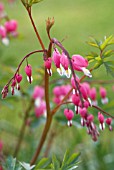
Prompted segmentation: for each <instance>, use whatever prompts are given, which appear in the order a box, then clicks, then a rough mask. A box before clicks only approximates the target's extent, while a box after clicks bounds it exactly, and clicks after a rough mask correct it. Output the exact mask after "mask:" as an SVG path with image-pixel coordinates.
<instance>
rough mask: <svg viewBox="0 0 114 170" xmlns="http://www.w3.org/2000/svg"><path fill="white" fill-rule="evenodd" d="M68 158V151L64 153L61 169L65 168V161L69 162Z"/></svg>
mask: <svg viewBox="0 0 114 170" xmlns="http://www.w3.org/2000/svg"><path fill="white" fill-rule="evenodd" d="M69 158H70V150H69V149H68V150H67V151H66V153H65V155H64V158H63V162H62V166H61V168H64V166H66V164H67V161H68V160H69Z"/></svg>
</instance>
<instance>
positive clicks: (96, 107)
mask: <svg viewBox="0 0 114 170" xmlns="http://www.w3.org/2000/svg"><path fill="white" fill-rule="evenodd" d="M92 107H94V108H95V109H97V110H99V111H100V112H102V113H104V114H105V115H106V116H109V117H111V118H112V119H114V116H112V115H110V114H109V113H107V112H105V111H104V110H102V109H101V108H100V107H98V106H95V105H92Z"/></svg>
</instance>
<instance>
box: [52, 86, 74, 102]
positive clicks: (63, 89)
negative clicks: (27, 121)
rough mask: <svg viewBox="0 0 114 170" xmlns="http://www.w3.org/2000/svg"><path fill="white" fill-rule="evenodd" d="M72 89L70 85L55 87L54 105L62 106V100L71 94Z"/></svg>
mask: <svg viewBox="0 0 114 170" xmlns="http://www.w3.org/2000/svg"><path fill="white" fill-rule="evenodd" d="M70 89H71V86H70V85H62V86H56V87H54V89H53V94H54V98H53V101H54V103H56V104H60V103H61V101H62V99H63V98H64V97H65V95H66V94H67V93H68V92H69V90H70Z"/></svg>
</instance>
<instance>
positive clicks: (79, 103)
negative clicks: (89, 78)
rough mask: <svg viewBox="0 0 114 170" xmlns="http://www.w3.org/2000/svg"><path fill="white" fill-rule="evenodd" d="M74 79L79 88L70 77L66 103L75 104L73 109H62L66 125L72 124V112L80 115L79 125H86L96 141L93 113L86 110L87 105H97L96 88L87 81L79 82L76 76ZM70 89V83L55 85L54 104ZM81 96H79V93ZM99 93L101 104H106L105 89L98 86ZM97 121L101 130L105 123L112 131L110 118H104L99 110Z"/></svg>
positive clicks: (96, 132)
mask: <svg viewBox="0 0 114 170" xmlns="http://www.w3.org/2000/svg"><path fill="white" fill-rule="evenodd" d="M76 81H77V82H78V85H79V89H77V87H76V84H75V81H74V78H73V77H72V78H71V85H72V87H73V89H74V90H73V93H72V94H71V95H70V96H69V98H68V99H67V101H66V103H73V104H74V106H75V109H74V110H75V111H73V110H71V109H69V108H67V109H64V115H65V117H66V119H67V120H68V126H71V125H72V119H73V117H74V112H75V113H76V114H79V115H80V118H81V125H82V126H86V128H87V133H88V134H89V135H91V137H92V139H93V140H94V141H97V139H98V136H99V131H98V128H97V126H96V125H95V122H94V115H93V114H90V113H89V111H88V108H89V107H92V106H93V105H94V106H97V104H98V102H97V90H96V88H95V87H92V88H91V87H90V85H89V83H88V82H84V83H80V79H79V78H78V77H77V76H76ZM70 89H71V86H70V85H62V86H56V87H55V88H54V89H53V94H54V99H53V100H54V102H55V103H56V104H60V103H61V101H62V99H63V98H64V96H65V95H66V94H67V93H68V92H69V90H70ZM79 91H80V93H81V97H80V93H79ZM99 93H100V96H101V102H102V104H106V103H107V102H108V98H107V96H106V89H105V88H104V87H100V89H99ZM98 121H99V127H100V129H101V130H104V128H105V123H106V124H107V125H108V127H109V130H110V131H112V126H111V124H112V118H110V117H108V118H106V119H105V118H104V116H103V114H102V113H101V112H98Z"/></svg>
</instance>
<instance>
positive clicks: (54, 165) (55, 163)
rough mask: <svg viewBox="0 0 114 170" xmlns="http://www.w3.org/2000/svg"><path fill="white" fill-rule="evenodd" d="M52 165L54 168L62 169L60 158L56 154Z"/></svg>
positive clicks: (56, 169) (55, 169)
mask: <svg viewBox="0 0 114 170" xmlns="http://www.w3.org/2000/svg"><path fill="white" fill-rule="evenodd" d="M51 166H52V169H53V170H59V169H60V162H59V161H58V159H57V158H56V156H55V155H53V157H52V164H51Z"/></svg>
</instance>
